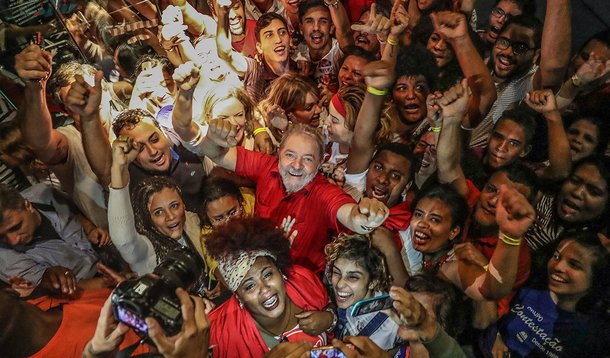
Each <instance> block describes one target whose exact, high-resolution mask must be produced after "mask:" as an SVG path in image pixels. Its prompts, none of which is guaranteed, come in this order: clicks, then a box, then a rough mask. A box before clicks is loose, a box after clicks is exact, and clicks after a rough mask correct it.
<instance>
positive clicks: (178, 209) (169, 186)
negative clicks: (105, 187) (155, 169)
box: [108, 137, 212, 289]
mask: <svg viewBox="0 0 610 358" xmlns="http://www.w3.org/2000/svg"><path fill="white" fill-rule="evenodd" d="M138 149H139V145H138V144H137V143H135V142H133V141H131V140H123V138H121V137H119V138H118V139H117V140H115V141H114V143H113V150H112V157H113V158H112V168H111V183H110V195H109V198H108V223H109V232H110V238H111V239H112V242H113V243H114V245H115V246H116V248H117V249H118V250H119V252H120V253H121V256H122V257H123V259H124V260H125V261H126V262H127V263H128V264H129V266H130V267H131V269H132V270H134V271H135V272H136V273H138V274H139V275H144V274H147V273H150V272H152V271H153V269H154V268H155V267H156V266H157V265H158V264H159V263H160V262H162V261H163V260H164V259H165V257H166V256H167V254H169V253H170V252H171V251H173V250H175V249H177V248H181V247H185V248H188V249H190V250H192V251H193V252H197V253H198V254H199V255H200V256H201V257H202V258H203V259H204V261H205V262H206V267H205V268H204V270H203V271H202V275H201V277H200V282H199V283H205V284H206V285H207V289H210V288H211V284H212V282H211V281H210V279H208V280H204V279H205V278H206V277H205V276H206V275H207V273H208V272H209V271H208V267H209V266H210V262H211V259H210V257H209V256H208V255H207V253H206V252H205V251H204V250H203V248H204V247H203V245H201V243H200V240H201V239H200V230H199V218H198V217H197V214H195V213H191V212H188V211H186V208H185V205H184V201H183V200H182V196H181V191H180V188H178V186H177V185H176V183H174V182H173V181H172V180H171V179H170V178H167V177H149V178H146V179H144V180H142V182H140V183H139V184H138V186H137V187H136V188H135V190H134V191H133V196H132V198H131V201H130V198H129V186H128V182H129V171H128V169H127V168H128V166H129V163H131V162H132V161H133V160H134V159H135V157H136V155H137V154H138ZM132 208H133V209H132Z"/></svg>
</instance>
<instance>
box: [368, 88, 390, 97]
mask: <svg viewBox="0 0 610 358" xmlns="http://www.w3.org/2000/svg"><path fill="white" fill-rule="evenodd" d="M366 91H367V92H368V93H370V94H374V95H375V96H385V95H386V94H387V93H388V90H387V89H383V90H380V89H377V88H375V87H372V86H367V87H366Z"/></svg>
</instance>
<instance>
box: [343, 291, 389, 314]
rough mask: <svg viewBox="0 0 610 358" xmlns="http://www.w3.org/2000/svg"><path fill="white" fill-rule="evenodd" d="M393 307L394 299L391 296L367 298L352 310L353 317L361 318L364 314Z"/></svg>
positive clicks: (357, 303)
mask: <svg viewBox="0 0 610 358" xmlns="http://www.w3.org/2000/svg"><path fill="white" fill-rule="evenodd" d="M391 307H392V299H391V298H390V295H381V296H377V297H373V298H367V299H364V300H362V301H358V302H356V304H355V305H354V308H352V316H360V315H363V314H367V313H371V312H377V311H381V310H385V309H388V308H391Z"/></svg>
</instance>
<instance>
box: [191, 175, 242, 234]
mask: <svg viewBox="0 0 610 358" xmlns="http://www.w3.org/2000/svg"><path fill="white" fill-rule="evenodd" d="M202 187H203V189H202V190H201V206H200V210H199V220H201V224H202V226H203V225H212V223H210V219H209V218H208V215H207V209H208V204H209V203H211V202H213V201H215V200H218V199H220V198H223V197H225V196H232V197H234V198H235V199H237V201H239V202H240V203H242V202H243V201H244V197H243V195H242V194H241V191H239V187H238V186H237V185H236V184H235V183H234V182H233V181H231V180H229V179H227V178H222V177H210V178H207V179H206V180H205V182H204V184H203V185H202Z"/></svg>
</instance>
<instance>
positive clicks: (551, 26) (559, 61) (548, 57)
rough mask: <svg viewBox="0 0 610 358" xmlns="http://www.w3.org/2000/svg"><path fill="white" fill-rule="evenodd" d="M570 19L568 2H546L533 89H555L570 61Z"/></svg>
mask: <svg viewBox="0 0 610 358" xmlns="http://www.w3.org/2000/svg"><path fill="white" fill-rule="evenodd" d="M571 39H572V18H571V11H570V1H569V0H547V2H546V13H545V15H544V28H543V30H542V47H541V50H540V68H539V69H538V71H537V72H536V75H535V76H534V89H543V88H555V89H556V88H557V87H559V86H560V85H561V83H562V82H563V76H564V73H565V70H566V67H567V66H568V62H569V61H570V47H571V46H572V41H571Z"/></svg>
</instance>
